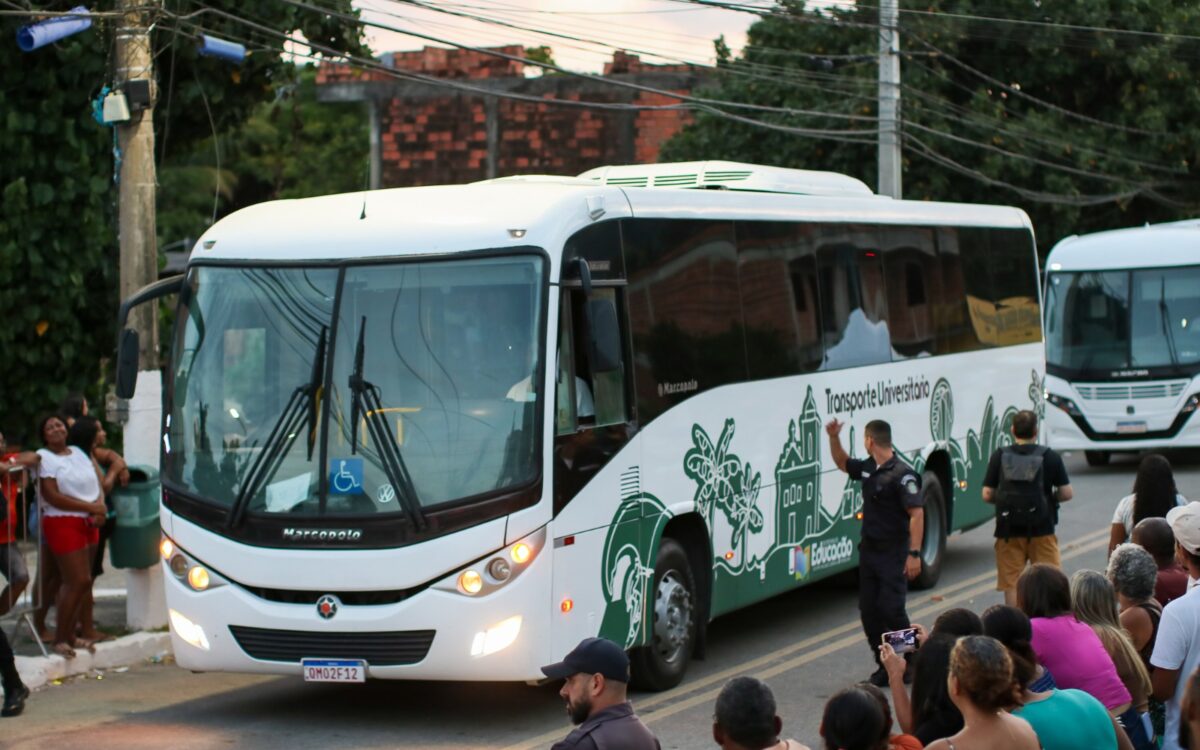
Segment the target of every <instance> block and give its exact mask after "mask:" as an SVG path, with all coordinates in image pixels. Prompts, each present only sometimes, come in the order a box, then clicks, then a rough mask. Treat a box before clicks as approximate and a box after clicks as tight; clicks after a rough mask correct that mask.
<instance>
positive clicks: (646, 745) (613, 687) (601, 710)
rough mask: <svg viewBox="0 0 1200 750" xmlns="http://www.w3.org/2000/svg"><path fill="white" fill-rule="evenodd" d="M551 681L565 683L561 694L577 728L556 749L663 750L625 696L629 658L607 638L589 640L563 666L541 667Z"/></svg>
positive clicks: (573, 652) (573, 650)
mask: <svg viewBox="0 0 1200 750" xmlns="http://www.w3.org/2000/svg"><path fill="white" fill-rule="evenodd" d="M542 673H543V674H545V675H546V676H547V677H549V678H550V679H552V680H566V682H565V683H563V686H562V689H561V690H559V691H558V694H559V695H560V696H561V697H562V699H563V700H565V701H566V702H567V716H570V717H571V723H573V724H577V725H578V726H577V727H576V728H575V729H574V730H572V732H571V733H570V734H568V735H567V736H566V737H565V738H563V740H562V741H561V742H558V743H556V744H555V745H554V747H553V749H552V750H570V749H571V748H578V750H607V749H609V748H612V749H613V750H615V749H616V748H622V750H625V749H628V750H659V748H660V746H659V744H658V740H657V739H655V737H654V735H653V734H651V733H650V730H649V729H647V728H646V725H645V724H643V723H642V722H641V720H640V719H638V717H637V716H636V715H634V713H633V706H632V705H631V704H630V703H629V701H628V700H627V699H626V697H625V690H626V686H627V685H628V683H629V657H628V656H627V655H626V654H625V650H624V649H622V648H621V647H620V646H618V645H617V644H615V643H613V642H612V641H610V640H607V639H605V638H584V639H583V640H582V641H580V642H579V645H578V646H576V647H575V648H574V649H572V651H571V653H569V654H567V655H566V657H565V658H564V659H563V660H562V661H560V662H558V663H557V664H549V665H547V666H545V667H542Z"/></svg>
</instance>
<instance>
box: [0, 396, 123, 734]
mask: <svg viewBox="0 0 1200 750" xmlns="http://www.w3.org/2000/svg"><path fill="white" fill-rule="evenodd" d="M37 434H38V437H39V438H40V440H41V443H42V447H41V448H39V449H37V450H36V451H28V450H9V448H8V445H7V443H6V441H5V440H4V438H3V436H0V575H3V576H4V579H5V587H4V589H3V590H0V616H3V615H5V614H7V613H8V612H9V611H10V610H11V609H12V608H13V607H14V606H15V604H16V603H17V601H18V600H19V598H20V597H21V595H22V594H23V593H24V592H25V591H26V589H28V588H29V587H30V586H31V581H30V576H29V568H28V565H27V564H26V561H25V558H24V555H23V554H22V551H21V549H20V548H19V547H18V544H17V542H18V539H19V538H21V537H22V536H24V533H23V532H24V531H26V530H29V529H32V530H33V533H30V534H29V538H31V539H40V545H41V549H39V550H38V560H39V565H38V567H37V576H38V580H37V582H36V583H34V584H32V585H33V591H34V592H35V594H36V597H35V609H34V612H33V622H34V625H35V629H36V630H37V634H38V637H39V638H40V639H42V640H43V641H44V642H46V643H49V644H51V648H52V649H53V650H54V652H55V653H57V654H58V655H60V656H62V657H65V658H74V657H75V655H76V649H86V650H89V651H94V650H95V644H96V643H98V642H100V641H104V640H108V639H110V638H111V637H112V636H111V635H109V634H107V633H104V632H103V631H101V630H100V629H98V628H97V627H96V624H95V622H94V620H93V615H92V603H93V602H92V582H93V581H94V579H95V576H97V575H99V574H100V573H101V572H102V570H103V559H104V542H105V540H106V539H107V535H108V532H110V531H111V523H112V521H111V515H112V511H111V504H110V503H109V501H108V497H109V495H110V494H111V493H112V491H113V489H114V488H115V487H116V486H118V485H122V486H123V485H125V484H127V483H128V482H129V470H128V467H127V465H126V463H125V460H124V459H123V458H122V457H121V456H120V455H119V454H118V453H116V452H115V451H113V450H112V449H110V448H108V447H107V446H106V441H107V435H106V434H105V432H104V427H103V425H101V423H100V420H98V419H97V418H96V417H94V416H92V415H90V414H88V404H87V400H86V399H84V397H83V396H82V395H78V394H75V395H72V396H70V397H68V398H67V399H66V400H65V401H64V402H63V403H62V404H61V405H60V408H59V410H58V411H57V412H55V413H53V414H50V415H47V416H46V417H43V418H42V419H41V420H40V421H39V423H38V430H37ZM35 497H36V505H33V504H32V500H33V498H35ZM32 507H36V512H34V511H31V508H32ZM51 607H53V608H54V610H55V618H54V629H53V630H52V631H51V630H50V629H48V628H47V624H46V623H47V617H48V615H49V611H50V609H51ZM0 678H2V683H0V684H2V685H3V687H4V705H3V709H0V715H3V716H15V715H16V714H19V713H20V712H21V711H22V709H23V708H24V702H25V699H26V698H27V697H28V695H29V691H28V689H27V688H26V687H25V686H24V685H23V684H22V682H21V679H20V676H19V675H18V674H17V671H16V668H15V665H14V657H13V654H12V649H11V647H10V644H9V643H8V640H7V638H6V636H5V634H4V631H3V629H0Z"/></svg>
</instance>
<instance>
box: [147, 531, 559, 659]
mask: <svg viewBox="0 0 1200 750" xmlns="http://www.w3.org/2000/svg"><path fill="white" fill-rule="evenodd" d="M550 562H551V561H550V555H548V554H543V555H539V556H538V558H537V559H535V560H534V561H533V563H532V564H531V565H530V566H529V568H528V569H527V570H525V571H524V573H523V575H521V576H519V577H518V578H515V579H514V580H512V581H511V582H509V583H508V584H507V585H505V586H503V587H501V588H499V589H497V590H495V591H493V592H491V593H490V594H488V595H486V596H482V597H479V598H473V597H468V596H466V595H463V594H459V593H453V592H449V591H442V590H438V589H434V588H427V589H425V590H423V591H421V592H420V593H417V594H414V595H413V596H411V597H409V598H408V599H405V600H403V601H401V602H398V603H395V604H385V605H363V606H348V605H345V604H340V605H339V606H336V612H334V613H333V615H332V616H330V617H328V618H325V617H322V615H321V614H320V613H319V612H318V608H319V607H320V604H319V603H318V604H316V605H314V604H283V603H279V602H274V601H268V600H266V599H262V598H259V597H258V596H256V595H254V594H251V593H250V592H249V591H247V590H245V589H243V588H242V587H240V586H238V585H237V584H235V583H225V584H224V585H219V586H216V587H214V588H210V589H209V590H207V591H200V592H197V591H194V590H193V589H191V588H190V587H189V586H188V585H187V583H185V582H183V581H181V580H179V579H178V578H176V577H175V576H174V575H173V574H172V573H171V571H170V570H169V569H168V568H167V567H166V563H165V562H164V563H162V564H163V566H164V571H163V572H164V578H165V582H166V600H167V607H168V610H169V613H168V614H169V618H170V620H171V642H172V645H173V647H174V651H175V660H176V662H177V663H178V664H179V666H181V667H183V668H185V669H190V670H194V671H220V672H248V673H265V674H283V675H300V674H302V667H301V662H300V659H302V658H305V659H307V658H314V659H320V658H342V659H346V658H361V659H363V660H364V661H365V662H366V663H367V670H366V671H367V676H368V677H372V678H377V679H411V680H418V679H419V680H461V681H480V680H489V681H491V680H495V681H529V680H537V679H541V678H542V673H541V671H540V669H539V667H540V666H541V665H544V664H549V663H551V662H553V661H555V659H554V658H551V657H552V655H551V654H550V653H549V644H550V643H551V638H550V632H549V629H550V613H549V611H548V608H547V602H548V601H549V600H550ZM328 609H329V608H328V607H326V610H328ZM430 631H432V632H430ZM348 643H353V644H355V645H354V646H348V645H347V644H348ZM426 643H427V644H428V649H427V651H426V650H425V644H426ZM330 644H336V647H333V646H331V645H330ZM325 649H328V650H325ZM323 650H324V651H323ZM348 651H349V652H350V653H347V652H348ZM357 653H361V656H358V657H356V656H355V654H357ZM373 660H375V661H376V662H393V663H390V664H381V663H374V664H373V663H372V661H373ZM401 662H403V663H401Z"/></svg>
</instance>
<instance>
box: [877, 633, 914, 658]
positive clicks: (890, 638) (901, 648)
mask: <svg viewBox="0 0 1200 750" xmlns="http://www.w3.org/2000/svg"><path fill="white" fill-rule="evenodd" d="M883 642H884V643H886V644H888V645H889V646H891V647H892V650H893V651H895V652H896V653H897V654H907V653H908V652H909V651H916V650H917V629H916V628H904V629H903V630H889V631H888V632H886V633H884V634H883Z"/></svg>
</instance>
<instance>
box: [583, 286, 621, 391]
mask: <svg viewBox="0 0 1200 750" xmlns="http://www.w3.org/2000/svg"><path fill="white" fill-rule="evenodd" d="M587 306H588V322H589V323H590V324H591V325H590V327H591V351H590V352H589V354H590V355H591V357H590V361H591V365H592V372H594V373H605V372H613V371H615V370H619V369H621V328H620V325H619V324H618V322H617V308H616V306H614V305H613V303H612V300H607V299H593V300H588V303H587Z"/></svg>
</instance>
